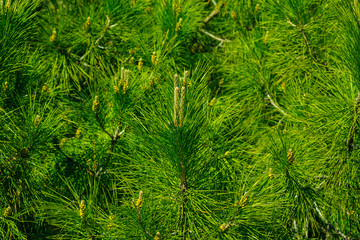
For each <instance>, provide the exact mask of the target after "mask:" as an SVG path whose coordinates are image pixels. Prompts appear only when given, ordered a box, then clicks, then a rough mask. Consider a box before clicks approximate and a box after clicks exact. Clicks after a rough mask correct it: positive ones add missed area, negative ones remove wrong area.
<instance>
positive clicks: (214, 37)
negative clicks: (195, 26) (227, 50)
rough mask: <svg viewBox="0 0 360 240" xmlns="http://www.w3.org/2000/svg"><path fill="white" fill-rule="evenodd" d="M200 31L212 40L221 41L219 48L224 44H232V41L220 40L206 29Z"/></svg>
mask: <svg viewBox="0 0 360 240" xmlns="http://www.w3.org/2000/svg"><path fill="white" fill-rule="evenodd" d="M200 31H201V32H203V33H205V34H206V35H208V36H209V37H211V38H213V39H215V40H217V41H219V42H220V43H219V45H218V46H219V47H220V46H222V45H223V43H224V42H231V40H228V39H222V38H220V37H217V36H215V35H214V34H212V33H209V32H208V31H206V30H205V29H200Z"/></svg>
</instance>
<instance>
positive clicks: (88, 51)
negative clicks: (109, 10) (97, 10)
mask: <svg viewBox="0 0 360 240" xmlns="http://www.w3.org/2000/svg"><path fill="white" fill-rule="evenodd" d="M112 26H114V25H112ZM115 26H116V25H115ZM109 28H110V18H109V17H108V16H106V25H105V28H104V30H103V33H102V34H101V35H100V37H99V38H98V39H96V41H95V43H94V45H95V46H97V45H98V44H99V42H100V41H101V39H103V38H104V36H105V33H106V31H107V30H108V29H109ZM94 45H92V46H91V47H90V49H89V50H87V51H86V53H85V54H84V55H82V56H81V57H80V58H79V62H81V61H82V60H83V59H84V58H85V57H87V56H88V55H89V54H90V52H91V50H92V49H93V48H94Z"/></svg>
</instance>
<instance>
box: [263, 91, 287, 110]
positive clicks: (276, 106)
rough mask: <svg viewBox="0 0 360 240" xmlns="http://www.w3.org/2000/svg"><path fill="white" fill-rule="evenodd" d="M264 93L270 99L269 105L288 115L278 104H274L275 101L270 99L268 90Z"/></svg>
mask: <svg viewBox="0 0 360 240" xmlns="http://www.w3.org/2000/svg"><path fill="white" fill-rule="evenodd" d="M266 95H267V97H268V99H269V100H270V103H271V105H273V106H274V107H275V108H276V109H277V110H278V111H279V112H281V113H282V114H284V115H285V116H288V114H287V113H286V112H285V111H284V110H282V109H281V108H280V107H279V106H278V105H276V103H275V102H274V101H273V100H272V98H271V96H270V94H269V92H268V91H266Z"/></svg>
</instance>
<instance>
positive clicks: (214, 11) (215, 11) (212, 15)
mask: <svg viewBox="0 0 360 240" xmlns="http://www.w3.org/2000/svg"><path fill="white" fill-rule="evenodd" d="M214 2H215V1H213V3H214ZM214 5H215V9H214V10H213V11H212V12H211V13H210V14H209V16H207V17H206V18H205V20H204V23H205V24H207V23H208V22H210V21H211V19H213V18H214V17H215V16H216V15H218V14H219V13H220V8H221V7H222V5H223V4H222V1H220V2H219V3H218V4H216V2H215V3H214Z"/></svg>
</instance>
